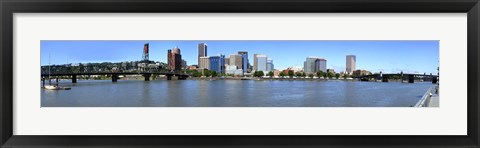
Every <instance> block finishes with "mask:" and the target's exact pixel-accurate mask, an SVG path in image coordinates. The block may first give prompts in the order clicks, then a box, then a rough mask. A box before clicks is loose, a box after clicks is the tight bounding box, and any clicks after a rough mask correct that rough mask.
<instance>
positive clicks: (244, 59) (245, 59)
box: [238, 51, 248, 73]
mask: <svg viewBox="0 0 480 148" xmlns="http://www.w3.org/2000/svg"><path fill="white" fill-rule="evenodd" d="M238 54H239V55H241V56H242V69H243V73H246V72H247V70H248V52H246V51H239V52H238Z"/></svg>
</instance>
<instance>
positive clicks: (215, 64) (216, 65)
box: [210, 55, 225, 74]
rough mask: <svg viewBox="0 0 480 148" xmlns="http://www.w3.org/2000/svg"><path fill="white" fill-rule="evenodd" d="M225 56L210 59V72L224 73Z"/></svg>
mask: <svg viewBox="0 0 480 148" xmlns="http://www.w3.org/2000/svg"><path fill="white" fill-rule="evenodd" d="M224 60H225V55H218V56H211V57H210V70H213V71H216V72H217V73H218V74H222V73H224V72H225V68H224V67H225V63H224Z"/></svg>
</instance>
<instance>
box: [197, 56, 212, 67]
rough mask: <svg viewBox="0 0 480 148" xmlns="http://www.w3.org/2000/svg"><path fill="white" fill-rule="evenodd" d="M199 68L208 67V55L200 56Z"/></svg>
mask: <svg viewBox="0 0 480 148" xmlns="http://www.w3.org/2000/svg"><path fill="white" fill-rule="evenodd" d="M199 66H200V67H199V68H200V69H210V57H200V64H199Z"/></svg>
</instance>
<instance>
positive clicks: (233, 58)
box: [229, 54, 243, 69]
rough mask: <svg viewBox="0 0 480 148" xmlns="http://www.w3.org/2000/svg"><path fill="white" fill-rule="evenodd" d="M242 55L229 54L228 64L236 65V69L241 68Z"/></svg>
mask: <svg viewBox="0 0 480 148" xmlns="http://www.w3.org/2000/svg"><path fill="white" fill-rule="evenodd" d="M242 61H243V60H242V56H241V55H238V54H232V55H230V64H229V65H230V66H237V69H242Z"/></svg>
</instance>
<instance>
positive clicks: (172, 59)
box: [167, 47, 182, 70]
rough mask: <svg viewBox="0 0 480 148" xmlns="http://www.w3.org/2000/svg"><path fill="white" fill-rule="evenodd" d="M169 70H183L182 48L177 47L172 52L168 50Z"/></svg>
mask: <svg viewBox="0 0 480 148" xmlns="http://www.w3.org/2000/svg"><path fill="white" fill-rule="evenodd" d="M167 54H168V59H167V64H168V69H170V70H181V69H182V55H181V54H180V48H178V47H175V48H173V51H172V50H170V49H169V50H168V53H167Z"/></svg>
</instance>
